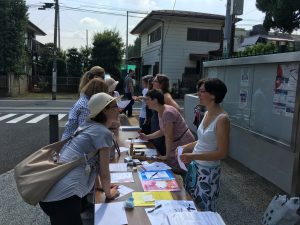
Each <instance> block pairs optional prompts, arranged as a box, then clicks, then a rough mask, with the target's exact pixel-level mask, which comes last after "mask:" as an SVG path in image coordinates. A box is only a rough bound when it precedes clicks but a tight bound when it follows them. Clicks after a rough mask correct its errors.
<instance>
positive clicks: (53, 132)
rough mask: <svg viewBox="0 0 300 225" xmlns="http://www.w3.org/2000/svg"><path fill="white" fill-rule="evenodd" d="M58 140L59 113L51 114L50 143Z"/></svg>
mask: <svg viewBox="0 0 300 225" xmlns="http://www.w3.org/2000/svg"><path fill="white" fill-rule="evenodd" d="M57 141H58V115H57V114H50V115H49V142H50V144H52V143H54V142H57Z"/></svg>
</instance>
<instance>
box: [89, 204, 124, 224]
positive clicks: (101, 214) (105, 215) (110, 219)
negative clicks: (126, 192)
mask: <svg viewBox="0 0 300 225" xmlns="http://www.w3.org/2000/svg"><path fill="white" fill-rule="evenodd" d="M123 205H124V202H114V203H102V204H95V221H94V224H95V225H101V224H115V225H123V224H128V221H127V217H126V212H125V209H124V207H123ZM112 215H113V216H112Z"/></svg>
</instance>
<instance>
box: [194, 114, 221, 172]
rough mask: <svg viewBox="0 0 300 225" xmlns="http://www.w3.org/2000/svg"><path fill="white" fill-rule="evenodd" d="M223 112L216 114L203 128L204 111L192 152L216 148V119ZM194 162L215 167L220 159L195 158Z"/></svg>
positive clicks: (214, 149)
mask: <svg viewBox="0 0 300 225" xmlns="http://www.w3.org/2000/svg"><path fill="white" fill-rule="evenodd" d="M223 114H224V113H221V114H219V115H218V116H216V118H215V119H214V120H213V121H212V122H211V123H210V124H209V125H208V127H206V128H205V129H204V127H203V121H204V120H205V118H206V115H207V112H206V113H205V115H204V118H203V120H202V122H201V124H200V126H199V128H198V130H197V136H198V141H197V144H196V145H195V148H194V150H193V152H194V153H201V152H203V151H216V150H217V148H218V142H217V135H216V127H217V121H218V119H219V117H220V116H221V115H223ZM196 162H197V163H199V164H200V165H202V166H209V167H215V166H218V165H220V160H216V161H202V160H196Z"/></svg>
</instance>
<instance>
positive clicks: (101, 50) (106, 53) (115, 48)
mask: <svg viewBox="0 0 300 225" xmlns="http://www.w3.org/2000/svg"><path fill="white" fill-rule="evenodd" d="M123 47H124V43H123V42H122V38H121V37H120V33H119V32H118V31H116V30H105V31H104V32H102V33H97V34H95V35H94V41H93V48H92V64H93V65H98V66H101V67H103V68H104V69H105V71H106V72H107V73H111V74H116V73H119V70H120V67H121V63H122V57H123V55H124V49H123Z"/></svg>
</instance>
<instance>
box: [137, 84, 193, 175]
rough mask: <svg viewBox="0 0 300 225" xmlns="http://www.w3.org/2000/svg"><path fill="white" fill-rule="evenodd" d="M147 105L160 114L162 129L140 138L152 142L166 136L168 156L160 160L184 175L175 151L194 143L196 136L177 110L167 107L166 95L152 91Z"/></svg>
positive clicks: (148, 95)
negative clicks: (151, 140)
mask: <svg viewBox="0 0 300 225" xmlns="http://www.w3.org/2000/svg"><path fill="white" fill-rule="evenodd" d="M146 103H147V105H148V107H149V108H150V109H153V110H155V111H157V112H158V117H159V127H160V129H159V130H158V131H156V132H154V133H152V134H148V135H146V134H144V133H141V134H140V138H141V139H144V140H150V139H154V138H158V137H162V136H165V139H166V155H164V156H159V157H158V159H160V160H162V161H166V163H167V164H168V165H169V166H170V167H172V169H173V171H174V172H175V173H177V174H184V171H183V170H181V169H180V167H179V165H178V162H177V159H176V157H175V150H176V148H177V147H178V146H182V145H185V144H188V143H190V142H194V140H195V139H194V136H193V134H192V133H191V131H190V130H189V129H188V126H187V124H186V122H185V121H184V119H183V117H182V116H181V114H180V112H178V110H177V109H176V108H174V107H173V106H170V105H166V104H165V101H164V95H163V93H162V92H160V91H158V90H155V89H153V90H150V91H149V92H148V93H147V94H146Z"/></svg>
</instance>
